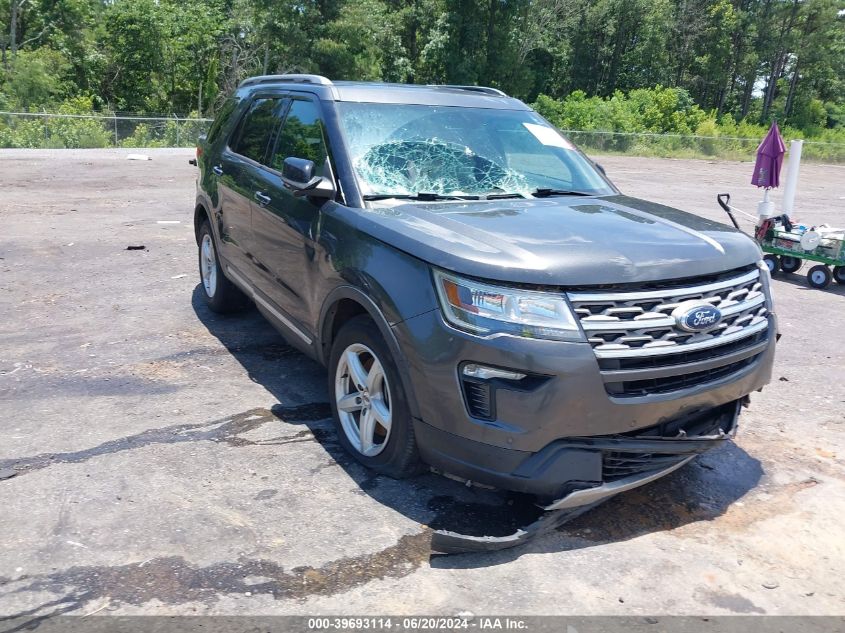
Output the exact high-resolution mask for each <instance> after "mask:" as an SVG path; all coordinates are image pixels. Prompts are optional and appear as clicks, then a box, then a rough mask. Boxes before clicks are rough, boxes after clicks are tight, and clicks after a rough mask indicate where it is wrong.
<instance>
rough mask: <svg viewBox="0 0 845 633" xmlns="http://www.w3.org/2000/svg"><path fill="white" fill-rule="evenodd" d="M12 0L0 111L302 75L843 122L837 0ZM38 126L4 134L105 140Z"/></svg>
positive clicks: (629, 113) (844, 28) (95, 105)
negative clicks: (461, 86) (45, 131)
mask: <svg viewBox="0 0 845 633" xmlns="http://www.w3.org/2000/svg"><path fill="white" fill-rule="evenodd" d="M13 1H14V2H15V5H14V6H16V7H18V17H17V20H16V22H15V24H14V25H12V24H10V19H9V18H10V7H11V6H12V5H11V4H10V3H9V2H5V3H0V52H2V59H3V65H2V73H0V109H2V110H4V111H11V110H30V111H43V110H46V111H56V110H57V109H58V108H59V107H60V106H62V104H65V103H70V102H71V101H70V100H72V99H74V98H77V97H84V98H88V99H90V111H92V112H110V111H119V112H127V111H128V112H136V113H139V114H144V115H151V116H152V115H171V114H173V113H178V114H182V113H186V112H199V113H201V114H203V115H213V114H214V112H216V110H217V109H218V108H219V107H220V106H221V104H222V103H223V102H224V100H225V97H226V96H228V95H229V94H231V93H232V92H233V91H234V90H235V89H236V87H237V85H238V83H239V82H240V81H241V80H243V79H244V78H245V77H247V76H251V75H255V74H261V73H265V72H266V73H283V72H313V73H319V74H323V75H327V76H329V77H332V78H336V79H357V80H363V79H366V80H383V81H396V82H416V83H449V84H482V85H490V86H494V87H498V88H501V89H503V90H505V91H506V92H508V93H509V94H513V95H514V96H516V97H519V98H521V99H525V100H527V101H536V102H537V104H538V108H542V109H543V110H544V111H545V112H548V113H549V116H550V117H551V118H553V119H555V120H558V121H561V122H563V123H562V124H565V125H564V127H569V128H578V129H582V130H589V131H595V132H599V131H603V132H609V131H617V132H622V131H624V132H626V133H627V132H642V133H660V132H667V133H671V134H680V135H684V134H693V133H695V132H698V131H701V136H704V137H707V138H708V139H716V138H718V139H722V138H723V137H725V136H730V135H739V136H742V135H744V134H745V133H748V134H752V132H753V133H756V128H754V124H760V125H763V126H766V125H768V124H769V123H770V121H771V120H772V119H777V120H778V121H780V122H782V123H783V124H784V125H785V126H786V127H789V128H794V129H795V130H796V135H797V134H801V135H804V136H807V137H809V136H812V137H818V138H827V135H828V134H829V132H830V131H831V130H838V129H842V128H843V126H845V0H785V1H779V2H772V0H741V1H739V0H701V1H700V2H690V1H689V0H307V1H306V2H302V1H301V0H108V1H106V2H104V1H103V0H49V1H48V0H27V1H22V0H13ZM13 42H14V45H13ZM80 108H81V109H84V107H82V106H80ZM713 121H715V122H716V123H713ZM39 125H40V124H39V123H38V122H37V121H33V120H26V121H22V122H20V123H19V124H17V123H16V124H15V126H16V129H18V128H20V134H17V133H16V138H17V139H18V141H15V142H20V143H21V144H27V145H33V144H36V145H43V144H45V143H46V144H50V143H55V144H58V143H64V144H66V145H69V146H75V145H76V144H77V143H81V142H83V139H87V141H86V142H89V141H90V142H91V143H95V142H99V140H101V137H99V136H98V135H97V134H94V132H93V130H88V131H87V132H85V131H84V130H82V129H80V130H79V134H77V133H76V132H72V131H71V129H70V128H68V130H66V131H64V132H61V134H59V133H57V134H55V135H51V134H50V133H49V130H48V134H47V136H46V137H45V136H44V134H43V129H42V130H40V129H39ZM79 125H82V124H81V123H80V124H79ZM180 125H181V124H180ZM714 125H716V128H714V127H713V126H714ZM145 126H146V127H141V128H138V129H136V128H133V129H131V130H128V131H127V132H126V133H122V132H121V133H120V135H119V136H120V137H121V138H124V139H126V140H125V141H124V142H126V143H135V144H144V143H163V142H174V143H175V142H177V141H178V142H179V143H180V144H183V143H185V141H184V139H183V138H182V136H183V135H182V134H181V128H180V127H176V124H174V126H173V128H172V129H166V128H165V127H164V126H161V125H158V124H156V123H151V122H148V123H146V124H145ZM752 128H753V129H752ZM714 129H715V130H716V131H718V132H719V133H718V134H715V135H714V134H713V132H714ZM727 130H731V132H730V133H728V132H727ZM743 130H744V131H743ZM177 131H178V132H179V134H178V135H177ZM106 132H107V133H110V134H112V133H113V130H108V129H106ZM3 134H5V135H6V137H4V138H7V139H8V137H9V134H10V133H9V124H7V125H6V128H4V131H3ZM86 134H93V136H91V137H90V138H89V137H86ZM177 136H178V137H179V138H178V139H177V138H176V137H177ZM605 136H607V135H605ZM608 138H610V137H608ZM165 139H166V141H165ZM7 142H11V141H7ZM666 142H667V143H669V141H668V140H667V141H666ZM673 142H674V141H673ZM708 142H711V141H708ZM606 145H607V146H608V147H609V148H610V149H612V150H613V151H624V150H633V149H635V148H636V147H637V145H636V143H635V142H634V141H633V140H631V139H630V138H627V137H621V136H617V137H613V139H612V140H608V142H607V143H606ZM709 147H710V149H708V151H710V150H713V151H716V150H717V149H718V148H719V147H724V142H723V140H712V145H711V146H709Z"/></svg>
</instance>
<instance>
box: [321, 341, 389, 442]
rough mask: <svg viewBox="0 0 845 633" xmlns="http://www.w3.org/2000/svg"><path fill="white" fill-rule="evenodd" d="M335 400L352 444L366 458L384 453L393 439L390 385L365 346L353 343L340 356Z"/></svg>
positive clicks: (377, 361)
mask: <svg viewBox="0 0 845 633" xmlns="http://www.w3.org/2000/svg"><path fill="white" fill-rule="evenodd" d="M335 399H336V403H337V414H338V417H339V418H340V423H341V426H342V427H343V431H344V433H346V437H347V439H348V440H349V443H350V444H352V446H353V447H354V448H355V450H357V451H358V452H359V453H361V454H362V455H365V456H367V457H375V456H376V455H378V454H379V453H381V452H382V451H383V450H384V447H385V446H387V441H388V439H389V438H390V427H391V422H392V413H391V406H390V404H391V399H390V383H389V382H388V379H387V374H386V373H385V371H384V366H383V365H382V363H381V361H379V359H378V357H377V356H376V355H375V353H374V352H373V351H372V350H371V349H370V348H369V347H367V346H366V345H362V344H361V343H353V344H352V345H350V346H349V347H347V348H346V349H345V350H344V351H343V354H341V356H340V359H339V361H338V364H337V371H336V372H335Z"/></svg>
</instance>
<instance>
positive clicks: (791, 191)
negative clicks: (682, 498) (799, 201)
mask: <svg viewBox="0 0 845 633" xmlns="http://www.w3.org/2000/svg"><path fill="white" fill-rule="evenodd" d="M803 146H804V141H802V140H794V141H792V142H791V143H790V144H789V163H788V164H787V166H786V185H784V187H783V212H784V213H785V214H786V215H792V205H793V204H795V191H796V189H798V168H799V167H800V165H801V148H802V147H803Z"/></svg>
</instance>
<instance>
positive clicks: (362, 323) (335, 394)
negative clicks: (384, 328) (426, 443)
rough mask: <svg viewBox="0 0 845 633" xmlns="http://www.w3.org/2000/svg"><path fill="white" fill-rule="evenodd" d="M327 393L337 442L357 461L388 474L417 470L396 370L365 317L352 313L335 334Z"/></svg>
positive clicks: (408, 415) (411, 431)
mask: <svg viewBox="0 0 845 633" xmlns="http://www.w3.org/2000/svg"><path fill="white" fill-rule="evenodd" d="M329 395H330V402H331V407H332V412H333V414H334V422H335V427H336V429H337V433H338V436H339V438H340V443H341V444H342V445H343V447H344V448H345V449H346V450H347V451H348V452H349V453H350V454H351V455H352V456H353V457H354V458H355V459H356V460H358V461H359V462H361V463H362V464H363V465H364V466H367V467H368V468H371V469H373V470H375V471H376V472H379V473H382V474H384V475H389V476H390V477H396V478H403V477H408V476H411V475H414V474H417V473H418V472H420V470H421V463H420V460H419V453H418V452H417V445H416V440H415V438H414V427H413V424H412V420H411V412H410V409H409V408H408V404H407V399H406V396H405V391H404V388H403V385H402V380H401V378H400V376H399V371H398V370H397V368H396V363H395V362H394V360H393V356H392V354H391V353H390V350H389V349H388V347H387V344H386V343H385V342H384V339H383V338H382V336H381V333H380V332H379V330H378V327H376V324H375V323H373V321H372V320H371V319H369V318H368V317H365V316H358V317H355V318H354V319H352V320H350V321H349V322H348V323H346V324H345V325H344V326H343V327H342V328H341V330H340V332H338V334H337V338H336V339H335V340H334V343H333V344H332V350H331V359H330V362H329Z"/></svg>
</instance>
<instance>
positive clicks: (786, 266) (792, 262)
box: [780, 255, 804, 274]
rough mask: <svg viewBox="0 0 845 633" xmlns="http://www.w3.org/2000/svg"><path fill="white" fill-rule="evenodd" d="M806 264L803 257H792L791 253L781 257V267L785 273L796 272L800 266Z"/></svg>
mask: <svg viewBox="0 0 845 633" xmlns="http://www.w3.org/2000/svg"><path fill="white" fill-rule="evenodd" d="M803 264H804V260H803V259H799V258H798V257H790V256H789V255H783V256H781V258H780V269H781V270H782V271H783V272H785V273H787V274H788V273H794V272H797V270H798V269H799V268H801V266H802V265H803Z"/></svg>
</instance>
